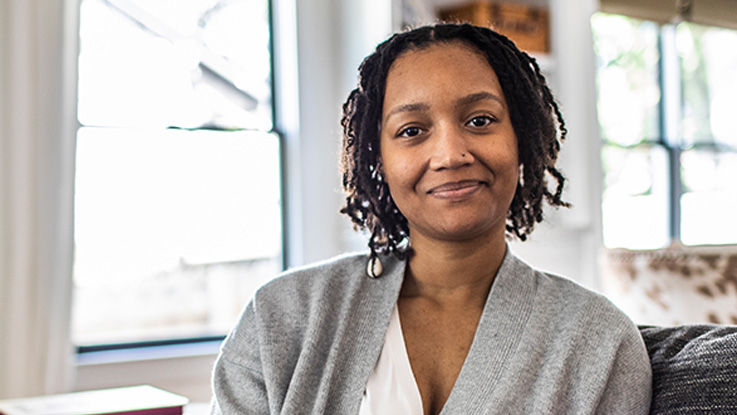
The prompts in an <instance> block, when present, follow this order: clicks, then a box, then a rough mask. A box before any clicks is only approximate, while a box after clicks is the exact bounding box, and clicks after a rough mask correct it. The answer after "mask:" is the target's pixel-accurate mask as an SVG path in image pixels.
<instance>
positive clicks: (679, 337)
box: [640, 325, 737, 414]
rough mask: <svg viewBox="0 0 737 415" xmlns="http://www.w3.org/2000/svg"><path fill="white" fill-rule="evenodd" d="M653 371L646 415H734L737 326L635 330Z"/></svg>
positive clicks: (736, 391)
mask: <svg viewBox="0 0 737 415" xmlns="http://www.w3.org/2000/svg"><path fill="white" fill-rule="evenodd" d="M640 333H641V334H642V337H643V339H644V340H645V345H646V346H647V350H648V353H649V354H650V362H651V364H652V368H653V400H652V405H651V409H650V413H651V414H705V413H706V414H737V326H719V325H687V326H676V327H648V326H640Z"/></svg>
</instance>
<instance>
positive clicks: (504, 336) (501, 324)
mask: <svg viewBox="0 0 737 415" xmlns="http://www.w3.org/2000/svg"><path fill="white" fill-rule="evenodd" d="M367 261H368V257H367V256H366V255H365V254H353V255H344V256H341V257H338V258H335V259H332V260H330V261H326V262H323V263H319V264H316V265H312V266H309V267H304V268H299V269H295V270H292V271H288V272H286V273H285V274H284V275H282V276H280V277H279V278H276V279H275V280H273V281H271V282H270V283H268V284H266V285H265V286H263V287H262V288H261V289H259V290H258V292H257V293H256V295H255V296H254V299H253V300H252V301H251V302H250V303H249V304H248V305H247V306H246V308H245V310H244V311H243V313H242V315H241V317H240V320H239V322H238V324H237V325H236V327H235V329H234V330H233V331H232V332H231V333H230V334H229V335H228V337H227V338H226V340H225V341H224V343H223V345H222V347H221V352H220V355H219V357H218V359H217V362H216V364H215V368H214V372H213V390H214V397H213V401H212V407H211V413H212V414H357V413H358V410H359V405H360V402H361V398H362V395H363V391H364V389H365V387H366V383H367V381H368V377H369V374H370V372H371V369H372V368H373V366H374V364H375V363H376V361H377V359H378V356H379V353H380V352H381V348H382V346H383V340H384V336H385V334H386V330H387V327H388V325H389V319H390V316H391V311H392V308H393V307H394V305H395V303H396V302H397V298H398V296H399V291H400V288H401V286H402V280H403V278H404V275H405V267H406V261H399V260H396V259H394V258H393V257H390V256H382V257H381V261H382V263H383V265H384V272H383V274H382V276H381V277H380V278H378V279H372V278H369V277H367V276H366V271H365V270H366V264H367ZM650 396H651V368H650V361H649V358H648V354H647V351H646V349H645V345H644V343H643V340H642V338H641V337H640V334H639V331H638V330H637V327H636V326H635V325H634V324H633V323H632V322H631V321H630V320H629V319H628V318H627V317H626V316H625V315H624V314H623V313H622V312H621V311H620V310H619V309H617V308H616V307H615V306H614V305H612V304H611V303H610V302H609V301H608V300H607V299H606V298H604V297H602V296H601V295H598V294H596V293H593V292H591V291H589V290H587V289H585V288H583V287H581V286H579V285H577V284H576V283H574V282H572V281H570V280H568V279H565V278H562V277H558V276H555V275H551V274H547V273H543V272H540V271H537V270H535V269H533V268H531V267H530V266H529V265H527V264H526V263H524V262H523V261H521V260H520V259H518V258H516V257H515V256H514V255H513V254H512V253H511V252H510V250H509V248H508V249H507V253H506V255H505V257H504V260H503V262H502V265H501V267H500V268H499V271H498V272H497V275H496V277H495V279H494V282H493V284H492V287H491V290H490V292H489V295H488V298H487V300H486V304H485V306H484V310H483V312H482V315H481V319H480V321H479V324H478V327H477V329H476V334H475V336H474V339H473V342H472V344H471V348H470V350H469V352H468V355H467V356H466V360H465V362H464V364H463V367H462V369H461V372H460V374H459V375H458V378H457V380H456V382H455V385H454V387H453V390H452V391H451V394H450V396H449V397H448V400H447V401H446V403H445V406H444V408H443V410H442V412H441V414H443V415H445V414H591V413H601V414H628V415H637V414H647V413H648V410H649V406H650Z"/></svg>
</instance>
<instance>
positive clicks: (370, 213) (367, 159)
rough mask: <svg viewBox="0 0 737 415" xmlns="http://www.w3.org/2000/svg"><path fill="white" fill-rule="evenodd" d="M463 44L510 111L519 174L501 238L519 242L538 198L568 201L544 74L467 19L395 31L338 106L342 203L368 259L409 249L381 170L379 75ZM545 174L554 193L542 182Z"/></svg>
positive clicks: (537, 213)
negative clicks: (410, 54) (406, 60)
mask: <svg viewBox="0 0 737 415" xmlns="http://www.w3.org/2000/svg"><path fill="white" fill-rule="evenodd" d="M458 41H460V42H463V43H465V44H467V45H469V46H471V47H473V48H474V49H476V50H478V51H479V52H480V53H481V54H482V55H484V56H485V57H486V60H487V61H488V62H489V64H490V65H491V67H492V68H493V69H494V72H496V75H497V77H498V79H499V82H500V84H501V86H502V90H503V92H504V96H505V97H506V99H507V103H508V105H509V109H510V118H511V121H512V125H513V127H514V132H515V134H516V136H517V147H518V152H519V163H520V172H521V174H520V178H519V180H518V182H517V189H516V191H515V194H514V198H513V199H512V204H511V205H510V207H509V210H508V211H507V223H506V230H507V232H508V236H511V235H516V236H517V237H518V238H519V239H521V240H523V241H524V240H525V239H526V238H527V235H529V234H530V233H531V232H532V230H533V228H534V226H535V223H537V222H541V221H542V219H543V212H542V202H543V199H544V200H546V201H547V202H548V204H549V205H552V206H565V207H568V206H570V205H569V204H568V203H566V202H564V201H563V200H562V199H561V193H562V192H563V184H564V182H565V178H564V177H563V175H562V174H561V172H560V171H559V170H558V169H557V168H556V167H555V162H556V160H557V158H558V151H559V150H560V142H561V141H562V140H563V139H564V138H565V136H566V133H567V130H566V127H565V122H564V121H563V116H562V115H561V113H560V109H559V108H558V104H556V102H555V100H554V98H553V95H552V94H551V92H550V89H549V88H548V86H547V83H546V82H545V77H544V76H543V75H542V73H541V72H540V67H539V66H538V64H537V62H536V61H535V59H534V58H532V57H530V56H529V55H528V54H527V53H525V52H522V51H520V50H519V49H517V47H516V46H515V45H514V43H513V42H512V41H511V40H509V39H508V38H506V37H505V36H503V35H501V34H499V33H497V32H495V31H493V30H491V29H488V28H485V27H479V26H472V25H469V24H437V25H433V26H423V27H419V28H416V29H413V30H410V31H406V32H403V33H397V34H395V35H393V36H391V37H390V38H389V39H387V40H386V41H384V42H383V43H381V44H379V45H378V46H377V47H376V50H375V51H374V52H373V53H372V54H371V55H369V56H368V57H366V59H364V61H363V62H362V63H361V66H360V67H359V69H358V71H359V81H358V87H357V88H356V89H354V90H353V91H351V93H350V95H349V96H348V99H347V100H346V102H345V103H344V104H343V117H342V119H341V125H342V126H343V150H342V157H341V168H342V173H343V189H344V191H345V193H346V203H345V206H343V208H342V209H341V210H340V212H341V213H344V214H346V215H348V216H349V217H350V218H351V220H352V221H353V223H354V226H355V227H356V228H360V229H367V230H368V231H369V232H371V237H370V238H369V243H368V245H369V248H370V249H371V256H372V257H374V256H376V254H377V252H381V253H393V254H394V255H395V256H397V257H399V258H400V259H403V258H405V257H406V256H407V254H408V252H409V250H408V249H405V248H406V247H405V246H404V242H405V241H407V240H408V237H409V226H408V223H407V219H406V218H405V217H404V215H402V213H401V212H400V211H399V209H398V208H397V206H396V205H395V203H394V201H393V200H392V198H391V195H390V193H389V186H388V185H387V183H386V181H385V180H384V179H383V177H382V175H381V169H380V164H381V156H380V150H379V137H380V124H381V116H382V107H383V105H384V90H385V87H386V77H387V74H388V72H389V69H390V68H391V66H392V63H394V61H395V60H396V59H397V57H399V56H400V55H401V54H402V53H404V52H406V51H410V50H421V49H424V48H427V47H429V46H430V45H433V44H438V43H448V42H458ZM546 173H547V175H550V176H551V177H552V178H553V180H554V181H555V190H553V191H551V190H549V189H548V185H547V177H546Z"/></svg>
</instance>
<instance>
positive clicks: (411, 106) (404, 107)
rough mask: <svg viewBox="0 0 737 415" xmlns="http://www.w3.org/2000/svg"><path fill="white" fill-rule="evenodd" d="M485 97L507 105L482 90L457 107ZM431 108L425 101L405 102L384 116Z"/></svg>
mask: <svg viewBox="0 0 737 415" xmlns="http://www.w3.org/2000/svg"><path fill="white" fill-rule="evenodd" d="M485 99H490V100H492V101H496V102H498V103H499V104H501V105H502V106H505V105H504V100H503V99H502V98H501V97H499V96H497V95H495V94H492V93H491V92H487V91H481V92H475V93H473V94H469V95H466V96H465V97H463V98H460V99H458V101H456V107H462V106H464V105H468V104H473V103H474V102H478V101H483V100H485ZM429 109H430V106H429V105H428V104H425V103H423V102H418V103H412V104H404V105H400V106H398V107H395V108H392V110H391V111H389V113H388V114H386V117H384V118H385V119H389V117H391V116H392V115H394V114H397V113H400V112H416V111H427V110H429Z"/></svg>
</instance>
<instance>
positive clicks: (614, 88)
mask: <svg viewBox="0 0 737 415" xmlns="http://www.w3.org/2000/svg"><path fill="white" fill-rule="evenodd" d="M591 25H592V30H593V33H594V48H595V50H596V56H597V75H596V85H597V90H598V99H597V110H598V116H599V125H600V128H601V136H602V138H603V139H604V140H606V141H610V142H613V143H616V144H619V145H623V146H626V145H632V144H637V143H640V142H642V141H643V140H653V141H657V140H658V138H659V133H658V125H659V118H658V102H659V100H660V89H659V86H658V26H657V25H656V24H655V23H652V22H647V21H641V20H636V19H631V18H628V17H624V16H618V15H609V14H604V13H597V14H595V15H594V16H593V17H592V19H591Z"/></svg>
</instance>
